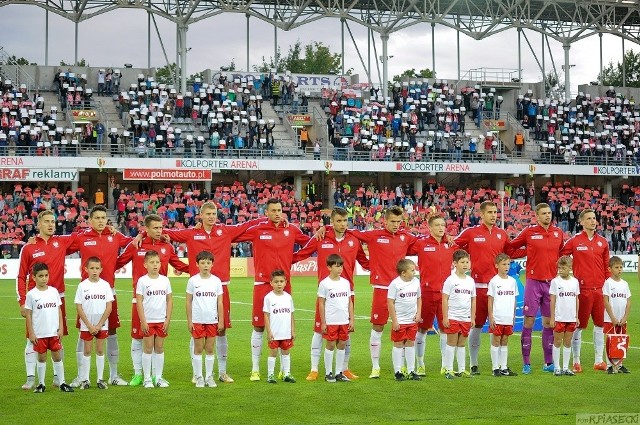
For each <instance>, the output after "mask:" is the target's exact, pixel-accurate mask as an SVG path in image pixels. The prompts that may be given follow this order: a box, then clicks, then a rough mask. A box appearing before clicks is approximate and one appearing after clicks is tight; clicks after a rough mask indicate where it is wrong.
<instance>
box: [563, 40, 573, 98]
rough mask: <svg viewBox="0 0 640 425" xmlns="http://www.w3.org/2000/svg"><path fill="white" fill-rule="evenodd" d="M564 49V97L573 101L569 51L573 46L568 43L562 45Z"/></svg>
mask: <svg viewBox="0 0 640 425" xmlns="http://www.w3.org/2000/svg"><path fill="white" fill-rule="evenodd" d="M562 48H563V49H564V97H565V99H566V100H570V99H571V65H570V64H569V49H570V48H571V44H570V43H569V41H566V44H564V43H563V44H562Z"/></svg>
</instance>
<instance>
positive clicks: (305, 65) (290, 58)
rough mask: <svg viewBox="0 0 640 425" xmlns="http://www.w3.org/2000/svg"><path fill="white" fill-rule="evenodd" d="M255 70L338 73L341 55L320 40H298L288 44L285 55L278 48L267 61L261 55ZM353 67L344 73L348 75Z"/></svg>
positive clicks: (340, 69)
mask: <svg viewBox="0 0 640 425" xmlns="http://www.w3.org/2000/svg"><path fill="white" fill-rule="evenodd" d="M253 69H254V70H255V71H256V72H270V71H271V70H272V69H275V70H276V72H280V73H282V72H285V71H289V72H292V73H296V74H340V73H341V72H342V55H341V54H340V53H332V52H331V49H330V46H325V45H324V43H322V42H321V41H314V42H311V43H309V44H307V45H305V46H302V43H301V42H300V41H297V42H296V43H295V44H294V45H292V46H289V51H288V52H287V55H286V56H282V53H281V51H280V48H278V52H277V53H276V59H275V60H274V58H273V57H269V60H268V61H267V60H266V59H265V57H264V56H263V57H262V64H260V65H254V67H253ZM352 72H353V69H349V70H348V71H346V72H345V73H346V74H347V75H350V74H351V73H352Z"/></svg>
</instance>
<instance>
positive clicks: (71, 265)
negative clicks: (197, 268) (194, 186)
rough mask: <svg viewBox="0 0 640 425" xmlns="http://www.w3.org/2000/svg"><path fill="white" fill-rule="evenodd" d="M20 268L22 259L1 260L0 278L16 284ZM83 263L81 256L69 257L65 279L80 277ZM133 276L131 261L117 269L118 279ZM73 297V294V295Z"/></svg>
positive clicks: (65, 264) (65, 267) (65, 265)
mask: <svg viewBox="0 0 640 425" xmlns="http://www.w3.org/2000/svg"><path fill="white" fill-rule="evenodd" d="M19 269H20V260H18V259H9V260H0V279H11V280H13V282H14V284H15V280H16V277H17V276H18V270H19ZM81 270H82V263H81V261H80V259H79V258H67V259H66V260H65V262H64V277H65V279H80V276H81ZM120 278H129V279H130V278H131V263H129V264H127V265H125V266H124V267H122V268H120V269H118V270H116V279H120ZM71 296H72V297H73V294H72V295H71Z"/></svg>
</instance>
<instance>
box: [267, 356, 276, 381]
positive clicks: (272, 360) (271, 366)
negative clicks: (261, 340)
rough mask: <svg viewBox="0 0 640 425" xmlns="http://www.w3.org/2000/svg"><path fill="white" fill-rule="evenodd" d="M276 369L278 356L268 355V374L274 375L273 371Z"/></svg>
mask: <svg viewBox="0 0 640 425" xmlns="http://www.w3.org/2000/svg"><path fill="white" fill-rule="evenodd" d="M275 369H276V358H275V357H271V356H269V357H267V376H270V375H273V371H274V370H275Z"/></svg>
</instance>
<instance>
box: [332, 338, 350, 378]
mask: <svg viewBox="0 0 640 425" xmlns="http://www.w3.org/2000/svg"><path fill="white" fill-rule="evenodd" d="M337 358H338V355H337V353H336V359H337ZM350 358H351V335H349V339H347V345H345V346H344V361H343V362H342V368H341V369H342V370H341V371H340V372H344V371H345V370H349V359H350ZM336 369H337V364H336Z"/></svg>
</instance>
